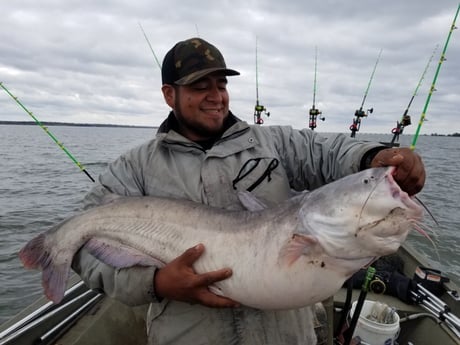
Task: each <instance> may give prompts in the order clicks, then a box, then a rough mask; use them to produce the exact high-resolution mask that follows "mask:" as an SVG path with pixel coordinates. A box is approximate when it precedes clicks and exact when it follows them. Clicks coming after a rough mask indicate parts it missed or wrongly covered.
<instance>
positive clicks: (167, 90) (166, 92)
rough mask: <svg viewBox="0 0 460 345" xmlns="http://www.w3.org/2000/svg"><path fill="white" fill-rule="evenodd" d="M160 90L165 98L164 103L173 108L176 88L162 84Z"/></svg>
mask: <svg viewBox="0 0 460 345" xmlns="http://www.w3.org/2000/svg"><path fill="white" fill-rule="evenodd" d="M161 92H163V98H164V99H165V102H166V104H167V105H169V107H170V108H172V109H174V104H175V101H176V90H175V88H174V86H172V85H168V84H164V85H163V86H162V87H161Z"/></svg>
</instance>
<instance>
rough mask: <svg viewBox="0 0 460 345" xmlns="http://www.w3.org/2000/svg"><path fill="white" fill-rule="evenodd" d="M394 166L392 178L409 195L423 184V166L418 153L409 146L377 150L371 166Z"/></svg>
mask: <svg viewBox="0 0 460 345" xmlns="http://www.w3.org/2000/svg"><path fill="white" fill-rule="evenodd" d="M386 166H395V167H396V171H395V173H394V179H395V181H396V182H397V183H398V184H399V186H400V187H401V189H402V190H404V191H406V192H407V193H408V194H409V195H414V194H417V193H418V192H420V191H421V190H422V188H423V185H424V184H425V167H424V165H423V162H422V159H421V158H420V156H419V155H418V154H416V153H415V152H414V151H412V150H410V149H409V148H389V149H384V150H381V151H379V152H378V153H377V154H376V155H375V157H374V159H372V162H371V167H372V168H377V167H386Z"/></svg>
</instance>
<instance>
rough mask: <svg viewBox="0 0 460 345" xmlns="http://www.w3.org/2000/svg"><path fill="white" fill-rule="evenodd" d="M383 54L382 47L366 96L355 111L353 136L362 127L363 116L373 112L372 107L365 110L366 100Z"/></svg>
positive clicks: (351, 127)
mask: <svg viewBox="0 0 460 345" xmlns="http://www.w3.org/2000/svg"><path fill="white" fill-rule="evenodd" d="M381 55H382V49H380V52H379V56H378V57H377V61H376V62H375V66H374V69H373V70H372V74H371V77H370V79H369V83H368V84H367V88H366V92H364V97H363V101H362V102H361V107H360V108H359V109H358V110H356V111H355V118H354V119H353V123H352V124H351V126H350V131H351V137H352V138H354V137H355V136H356V132H358V131H359V129H360V127H361V118H363V117H366V116H368V115H369V114H372V113H373V111H374V108H370V109H367V112H364V110H363V107H364V102H365V101H366V97H367V94H368V92H369V88H370V87H371V83H372V79H373V78H374V73H375V70H376V69H377V65H378V63H379V60H380V56H381Z"/></svg>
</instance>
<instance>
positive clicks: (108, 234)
mask: <svg viewBox="0 0 460 345" xmlns="http://www.w3.org/2000/svg"><path fill="white" fill-rule="evenodd" d="M393 172H394V168H393V167H390V168H376V169H368V170H365V171H362V172H359V173H356V174H353V175H349V176H347V177H344V178H342V179H340V180H338V181H335V182H332V183H330V184H327V185H325V186H323V187H321V188H318V189H316V190H314V191H312V192H308V193H303V194H300V195H297V196H295V197H293V198H292V199H289V200H287V201H285V202H284V203H281V204H279V205H278V206H276V207H273V208H265V209H261V208H260V207H259V206H257V205H259V204H258V203H257V202H256V200H252V201H251V200H249V201H248V198H247V195H246V197H245V198H243V200H246V201H244V202H243V203H244V204H245V206H246V207H247V208H249V210H247V211H228V210H223V209H219V208H214V207H209V206H206V205H202V204H198V203H193V202H190V201H184V200H175V199H166V198H157V197H120V198H117V199H115V200H114V201H112V202H109V203H107V204H104V205H102V206H98V207H94V208H92V209H89V210H88V211H85V212H83V213H80V214H78V215H76V216H73V217H71V218H69V219H67V220H65V221H64V222H62V223H60V224H58V225H57V226H55V227H53V228H52V229H50V230H49V231H47V232H45V233H43V234H41V235H39V236H37V237H35V238H34V239H32V240H31V241H30V242H29V243H27V245H26V246H25V247H24V248H23V249H22V250H21V251H20V253H19V256H20V258H21V260H22V262H23V264H24V266H25V267H27V268H35V269H41V270H43V274H42V279H43V288H44V291H45V294H46V296H47V297H48V298H49V299H51V300H52V301H54V302H59V301H60V300H61V299H62V298H63V294H64V290H65V286H66V281H67V278H68V275H69V272H70V265H71V262H72V258H73V256H74V254H75V253H76V252H77V251H78V250H79V249H80V248H81V247H82V246H86V248H87V249H88V250H89V251H90V252H91V253H93V255H95V256H96V257H98V258H99V259H100V260H102V261H104V262H106V263H107V264H110V265H112V266H114V267H129V266H133V265H157V266H159V267H161V266H163V265H165V264H166V263H168V262H170V261H171V260H173V259H174V258H176V257H177V256H179V255H180V254H182V253H183V252H184V251H185V250H186V249H187V248H189V247H192V246H194V245H196V244H198V243H203V244H204V245H205V248H206V250H205V252H204V254H203V255H202V256H201V257H200V258H199V259H198V260H197V262H196V263H195V266H194V268H195V270H196V272H198V273H201V272H207V271H213V270H216V269H220V268H223V267H230V268H232V270H233V275H232V276H231V277H230V278H229V279H226V280H223V281H220V282H218V283H215V284H214V285H212V286H210V289H211V290H212V291H213V292H215V293H217V294H220V295H223V296H226V297H229V298H231V299H233V300H235V301H238V302H240V303H241V304H244V305H247V306H250V307H254V308H260V309H288V308H297V307H302V306H306V305H311V304H313V303H316V302H318V301H322V300H324V299H325V298H327V297H329V296H331V295H333V294H334V293H335V292H336V291H337V290H338V289H339V288H340V287H341V286H342V284H343V282H344V281H345V280H346V279H347V278H349V277H350V276H351V275H352V274H353V273H354V272H356V271H358V270H359V269H360V268H362V267H363V266H366V265H368V264H370V263H372V262H373V260H375V259H376V258H377V257H379V256H382V255H387V254H390V253H393V252H395V251H396V250H397V249H398V248H399V246H400V245H401V243H402V242H403V241H404V240H405V238H406V236H407V234H408V232H409V230H410V228H411V227H412V226H413V225H414V223H416V222H417V221H419V220H420V219H421V217H422V214H423V209H422V208H421V207H420V206H419V205H418V204H417V203H416V202H414V200H413V199H412V198H410V197H409V196H408V195H407V193H405V192H403V191H402V190H401V189H400V187H399V186H398V185H397V184H396V183H395V181H394V179H393V176H392V173H393Z"/></svg>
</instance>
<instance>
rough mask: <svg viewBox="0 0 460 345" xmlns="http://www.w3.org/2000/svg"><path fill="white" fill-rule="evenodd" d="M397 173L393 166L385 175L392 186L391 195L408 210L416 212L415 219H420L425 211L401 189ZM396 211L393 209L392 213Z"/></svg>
mask: <svg viewBox="0 0 460 345" xmlns="http://www.w3.org/2000/svg"><path fill="white" fill-rule="evenodd" d="M395 171H396V167H394V166H392V167H390V168H389V169H388V172H387V173H386V174H385V177H386V178H387V181H388V184H389V186H390V191H391V195H392V197H393V198H394V199H398V200H400V201H401V202H402V203H403V205H404V206H406V207H407V209H408V210H411V211H413V212H414V214H413V216H414V217H415V218H419V217H421V216H422V213H423V210H422V207H420V205H419V204H417V203H416V202H415V201H414V199H413V198H411V197H410V196H409V194H407V193H406V192H405V191H403V190H402V189H401V187H400V186H399V185H398V183H397V182H396V181H395V179H394V177H393V175H394V173H395ZM393 211H395V209H393V210H392V211H391V212H393Z"/></svg>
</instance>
